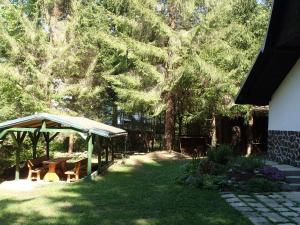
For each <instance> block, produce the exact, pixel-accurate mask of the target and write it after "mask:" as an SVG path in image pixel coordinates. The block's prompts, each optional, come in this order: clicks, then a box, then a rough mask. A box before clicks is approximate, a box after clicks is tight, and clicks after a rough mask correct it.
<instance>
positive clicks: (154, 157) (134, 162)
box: [117, 151, 190, 168]
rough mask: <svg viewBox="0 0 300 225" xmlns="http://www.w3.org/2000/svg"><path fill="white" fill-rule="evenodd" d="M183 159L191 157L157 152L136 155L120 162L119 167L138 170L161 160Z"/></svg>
mask: <svg viewBox="0 0 300 225" xmlns="http://www.w3.org/2000/svg"><path fill="white" fill-rule="evenodd" d="M182 159H190V157H189V156H186V155H183V154H181V153H178V152H174V151H155V152H150V153H136V154H134V155H131V156H130V157H129V158H127V159H122V160H120V161H119V162H118V163H117V165H120V164H121V165H124V166H127V167H133V168H137V167H140V166H142V165H143V164H144V163H152V162H155V161H161V160H182Z"/></svg>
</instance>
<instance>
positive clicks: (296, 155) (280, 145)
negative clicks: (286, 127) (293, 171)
mask: <svg viewBox="0 0 300 225" xmlns="http://www.w3.org/2000/svg"><path fill="white" fill-rule="evenodd" d="M268 158H269V159H270V160H273V161H277V162H280V163H286V164H290V165H293V166H299V161H300V132H298V131H280V130H269V131H268Z"/></svg>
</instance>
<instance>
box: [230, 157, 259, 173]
mask: <svg viewBox="0 0 300 225" xmlns="http://www.w3.org/2000/svg"><path fill="white" fill-rule="evenodd" d="M232 164H233V166H232V168H233V169H234V170H237V171H245V172H254V171H255V170H258V169H260V168H262V167H263V165H264V162H263V160H262V159H260V158H258V157H253V156H250V157H244V156H241V157H238V158H236V159H235V160H234V162H233V163H232Z"/></svg>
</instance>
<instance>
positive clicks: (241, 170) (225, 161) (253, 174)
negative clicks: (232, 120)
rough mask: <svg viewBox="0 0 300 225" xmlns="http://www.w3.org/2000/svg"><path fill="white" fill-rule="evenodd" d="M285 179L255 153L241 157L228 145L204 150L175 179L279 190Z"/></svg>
mask: <svg viewBox="0 0 300 225" xmlns="http://www.w3.org/2000/svg"><path fill="white" fill-rule="evenodd" d="M284 180H285V176H284V174H283V173H282V172H281V171H279V170H278V169H277V168H275V167H272V166H267V165H264V161H263V160H262V159H261V158H259V157H253V156H252V157H241V156H237V155H235V154H234V153H233V151H232V149H231V147H230V146H226V145H220V146H219V147H216V148H214V149H211V150H210V151H208V157H207V158H198V157H195V158H193V159H192V160H191V161H188V162H187V163H186V164H185V166H184V167H183V169H182V174H181V175H180V176H178V177H177V178H176V182H178V183H180V184H183V185H192V186H196V187H199V188H204V189H211V190H222V191H247V192H272V191H280V188H281V185H282V184H283V182H284Z"/></svg>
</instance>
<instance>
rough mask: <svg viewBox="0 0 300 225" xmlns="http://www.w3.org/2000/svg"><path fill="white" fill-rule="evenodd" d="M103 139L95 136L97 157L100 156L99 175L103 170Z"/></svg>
mask: <svg viewBox="0 0 300 225" xmlns="http://www.w3.org/2000/svg"><path fill="white" fill-rule="evenodd" d="M101 144H102V138H100V137H99V136H98V135H96V136H95V145H96V146H95V147H96V149H97V155H98V173H99V172H100V168H101V153H102V145H101Z"/></svg>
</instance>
